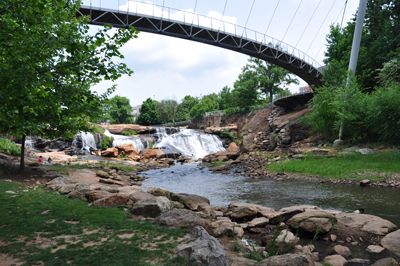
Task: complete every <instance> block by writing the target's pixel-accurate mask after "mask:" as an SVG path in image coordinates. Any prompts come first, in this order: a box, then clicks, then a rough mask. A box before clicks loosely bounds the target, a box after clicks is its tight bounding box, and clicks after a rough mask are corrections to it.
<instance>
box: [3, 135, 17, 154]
mask: <svg viewBox="0 0 400 266" xmlns="http://www.w3.org/2000/svg"><path fill="white" fill-rule="evenodd" d="M0 152H3V153H5V154H11V155H14V156H20V155H21V148H20V147H17V146H15V144H14V143H13V142H12V141H10V140H8V139H3V138H0Z"/></svg>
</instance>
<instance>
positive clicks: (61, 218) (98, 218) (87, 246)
mask: <svg viewBox="0 0 400 266" xmlns="http://www.w3.org/2000/svg"><path fill="white" fill-rule="evenodd" d="M23 190H28V191H27V192H24V191H23ZM6 191H14V192H16V193H17V194H9V193H6ZM0 202H1V204H0V243H1V244H0V252H1V253H8V254H10V255H12V256H13V257H14V258H19V259H20V260H21V261H23V262H25V264H23V265H39V264H41V263H43V264H44V265H67V264H70V265H184V264H185V262H184V261H182V258H178V257H176V255H175V247H176V246H177V245H178V244H179V243H181V242H182V241H183V240H182V238H183V237H184V236H185V234H187V232H188V231H187V230H178V229H165V228H159V227H155V226H152V225H151V224H150V222H149V221H135V220H132V219H131V215H129V213H127V212H126V211H124V210H123V209H121V208H116V207H106V208H103V207H88V206H87V202H83V201H81V200H78V199H68V198H67V197H66V196H65V195H64V196H61V195H56V194H53V193H52V192H46V191H45V190H43V189H41V188H38V189H33V188H29V189H28V188H26V187H24V186H21V185H18V184H15V183H11V182H6V181H3V180H0Z"/></svg>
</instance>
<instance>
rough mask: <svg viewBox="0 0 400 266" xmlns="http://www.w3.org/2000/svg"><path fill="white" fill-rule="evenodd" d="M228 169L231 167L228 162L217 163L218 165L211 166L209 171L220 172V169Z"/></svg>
mask: <svg viewBox="0 0 400 266" xmlns="http://www.w3.org/2000/svg"><path fill="white" fill-rule="evenodd" d="M229 169H231V166H230V165H229V164H222V165H218V166H215V167H213V168H211V171H213V172H220V171H224V170H229Z"/></svg>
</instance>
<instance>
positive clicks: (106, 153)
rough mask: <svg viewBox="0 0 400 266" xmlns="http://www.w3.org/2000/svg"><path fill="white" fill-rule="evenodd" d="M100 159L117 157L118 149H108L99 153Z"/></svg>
mask: <svg viewBox="0 0 400 266" xmlns="http://www.w3.org/2000/svg"><path fill="white" fill-rule="evenodd" d="M101 156H102V157H118V149H117V148H108V149H107V150H105V151H102V152H101Z"/></svg>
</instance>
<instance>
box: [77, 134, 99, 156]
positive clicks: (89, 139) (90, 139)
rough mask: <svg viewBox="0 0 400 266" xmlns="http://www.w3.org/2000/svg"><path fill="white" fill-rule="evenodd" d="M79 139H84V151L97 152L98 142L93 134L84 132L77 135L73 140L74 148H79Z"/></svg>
mask: <svg viewBox="0 0 400 266" xmlns="http://www.w3.org/2000/svg"><path fill="white" fill-rule="evenodd" d="M78 138H81V139H82V150H85V151H90V149H92V150H95V151H97V146H96V140H95V139H94V136H93V134H92V133H89V132H83V131H81V133H79V134H76V135H75V137H74V139H73V140H72V147H77V146H78V145H77V143H78Z"/></svg>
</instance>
